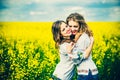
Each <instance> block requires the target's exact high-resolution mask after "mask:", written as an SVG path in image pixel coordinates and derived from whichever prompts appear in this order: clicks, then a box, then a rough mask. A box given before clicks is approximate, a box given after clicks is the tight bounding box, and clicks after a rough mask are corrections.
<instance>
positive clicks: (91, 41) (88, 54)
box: [84, 36, 94, 59]
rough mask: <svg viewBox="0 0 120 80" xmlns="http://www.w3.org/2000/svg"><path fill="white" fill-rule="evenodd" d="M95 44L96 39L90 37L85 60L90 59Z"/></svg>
mask: <svg viewBox="0 0 120 80" xmlns="http://www.w3.org/2000/svg"><path fill="white" fill-rule="evenodd" d="M93 44H94V38H93V37H92V36H91V37H90V45H89V47H88V48H87V49H86V50H85V55H84V59H86V58H88V57H89V56H90V52H91V50H92V47H93Z"/></svg>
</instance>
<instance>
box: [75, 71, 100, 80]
mask: <svg viewBox="0 0 120 80" xmlns="http://www.w3.org/2000/svg"><path fill="white" fill-rule="evenodd" d="M77 80H98V74H96V75H92V73H91V71H90V70H89V73H88V75H78V78H77Z"/></svg>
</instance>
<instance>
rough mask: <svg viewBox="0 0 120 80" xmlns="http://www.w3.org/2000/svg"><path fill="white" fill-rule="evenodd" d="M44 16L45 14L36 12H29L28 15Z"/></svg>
mask: <svg viewBox="0 0 120 80" xmlns="http://www.w3.org/2000/svg"><path fill="white" fill-rule="evenodd" d="M44 14H47V12H40V11H39V12H36V11H31V12H30V15H44Z"/></svg>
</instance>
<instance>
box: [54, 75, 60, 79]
mask: <svg viewBox="0 0 120 80" xmlns="http://www.w3.org/2000/svg"><path fill="white" fill-rule="evenodd" d="M52 79H53V80H61V79H59V78H57V77H56V76H54V75H52Z"/></svg>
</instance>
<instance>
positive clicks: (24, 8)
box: [0, 0, 120, 22]
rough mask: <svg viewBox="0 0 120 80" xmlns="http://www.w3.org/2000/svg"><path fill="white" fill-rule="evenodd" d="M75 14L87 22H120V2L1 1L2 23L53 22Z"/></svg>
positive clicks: (78, 0)
mask: <svg viewBox="0 0 120 80" xmlns="http://www.w3.org/2000/svg"><path fill="white" fill-rule="evenodd" d="M74 12H78V13H80V14H82V15H83V16H84V17H85V19H86V21H120V0H89V1H87V0H0V21H34V22H36V21H37V22H39V21H45V22H46V21H50V22H51V21H56V20H59V19H60V20H65V19H66V17H67V16H68V15H69V14H71V13H74Z"/></svg>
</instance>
